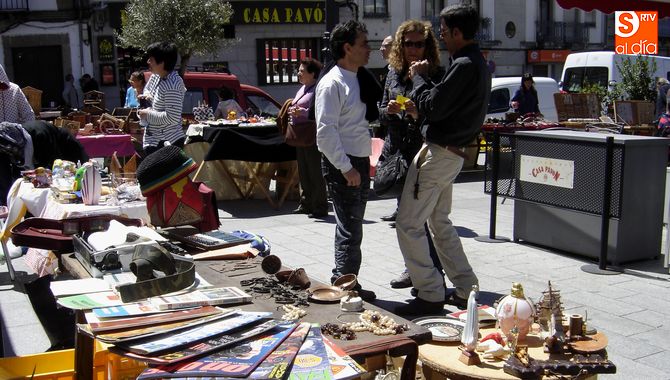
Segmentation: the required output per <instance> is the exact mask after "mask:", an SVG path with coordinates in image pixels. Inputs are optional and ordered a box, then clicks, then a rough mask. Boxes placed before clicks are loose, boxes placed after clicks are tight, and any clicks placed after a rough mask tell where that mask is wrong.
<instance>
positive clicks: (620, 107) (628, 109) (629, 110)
mask: <svg viewBox="0 0 670 380" xmlns="http://www.w3.org/2000/svg"><path fill="white" fill-rule="evenodd" d="M655 113H656V105H655V104H654V103H652V102H650V101H646V100H618V101H615V102H614V120H615V121H616V122H617V123H619V122H622V123H624V124H626V125H642V124H652V123H653V122H654V120H655V119H656V114H655Z"/></svg>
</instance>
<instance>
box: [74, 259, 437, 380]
mask: <svg viewBox="0 0 670 380" xmlns="http://www.w3.org/2000/svg"><path fill="white" fill-rule="evenodd" d="M260 259H261V258H260V257H258V258H256V259H255V260H260ZM61 261H62V266H63V267H64V268H65V269H66V270H68V271H69V272H70V273H71V274H72V275H73V276H74V277H77V278H86V277H90V276H89V274H88V272H87V271H86V270H85V269H84V268H83V267H82V265H81V263H80V262H79V261H78V260H77V259H76V258H75V257H74V254H68V255H63V256H61ZM221 262H223V261H197V262H196V270H197V272H198V274H200V275H201V276H202V277H203V278H204V279H205V280H207V281H208V282H210V283H211V284H212V285H214V286H238V287H239V286H240V281H241V280H245V279H251V278H254V277H261V276H265V273H263V272H262V270H261V268H260V265H258V266H257V268H256V269H257V270H256V271H254V272H253V273H248V272H246V271H245V273H246V274H244V275H240V276H236V277H230V276H229V275H224V274H222V273H220V272H218V271H216V270H214V269H212V268H211V267H210V265H211V264H216V263H221ZM308 275H309V273H308ZM311 280H312V286H314V285H316V284H317V283H318V281H316V280H315V279H311ZM278 306H280V305H279V304H277V303H275V302H274V300H273V299H272V298H269V299H265V298H261V297H258V298H255V299H254V301H253V303H250V304H246V305H241V306H237V305H236V306H235V307H236V308H239V309H242V310H245V311H268V312H272V313H273V314H274V317H275V318H277V319H279V318H281V315H282V314H283V312H281V311H278V310H277V307H278ZM305 309H306V311H307V315H306V316H305V317H303V318H302V321H305V322H318V323H321V324H324V323H337V324H340V323H341V322H340V321H338V320H337V317H338V316H340V315H343V314H347V313H345V312H343V311H341V310H340V305H339V302H337V303H328V304H326V303H319V304H316V303H310V306H309V307H307V308H305ZM365 309H370V310H378V311H380V312H381V313H383V314H385V315H389V316H391V317H392V318H393V319H395V320H396V322H398V323H401V324H407V325H408V326H409V330H408V331H406V332H405V333H403V334H402V335H397V336H396V337H397V338H406V337H408V338H410V339H412V340H413V341H415V342H416V343H417V344H418V345H422V344H426V343H428V342H429V341H430V339H431V337H432V335H431V333H430V331H429V330H428V329H426V328H424V327H421V326H417V325H416V324H414V323H411V322H410V321H408V320H406V319H403V318H401V317H399V316H396V315H393V314H392V313H390V312H387V311H385V310H383V309H380V308H378V307H376V306H374V305H372V304H369V303H365ZM349 314H351V313H349ZM77 315H78V320H77V322H78V323H85V320H83V318H84V317H83V312H81V311H79V312H78V313H77ZM387 338H389V336H376V335H374V334H372V333H369V332H362V333H357V339H356V340H351V341H344V340H337V344H338V345H339V346H340V347H342V348H343V349H344V350H345V351H347V350H348V349H352V348H353V347H354V346H359V345H366V346H368V347H371V346H375V345H380V344H381V343H383V342H384V341H385V339H387ZM93 349H94V340H93V339H91V338H90V337H88V336H86V335H84V334H81V333H77V336H76V339H75V372H76V374H77V377H76V378H77V379H91V377H92V374H93V373H92V372H93V371H92V368H93ZM386 351H387V349H383V345H382V346H380V350H379V353H378V354H377V355H370V356H366V357H364V359H365V365H366V367H367V369H368V370H376V369H382V368H385V365H386V360H385V355H384V354H385V353H386Z"/></svg>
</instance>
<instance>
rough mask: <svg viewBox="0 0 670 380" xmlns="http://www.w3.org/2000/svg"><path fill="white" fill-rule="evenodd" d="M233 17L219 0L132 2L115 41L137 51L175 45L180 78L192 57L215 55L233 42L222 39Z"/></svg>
mask: <svg viewBox="0 0 670 380" xmlns="http://www.w3.org/2000/svg"><path fill="white" fill-rule="evenodd" d="M232 15H233V8H232V7H231V5H230V3H228V2H224V1H222V0H131V1H130V2H129V3H128V5H127V6H126V15H125V17H124V18H123V20H122V27H121V33H120V34H119V35H118V36H117V37H118V40H119V43H120V45H121V46H123V47H135V48H139V49H144V48H146V47H147V46H148V45H150V44H151V43H154V42H160V41H170V42H174V43H175V44H176V45H177V49H178V50H179V55H180V56H181V63H180V68H179V74H180V75H182V76H183V75H184V72H185V71H186V66H188V62H189V61H190V59H191V56H192V55H205V54H214V55H216V53H217V52H218V51H219V50H220V49H222V48H224V47H228V46H231V45H233V44H234V43H235V42H236V41H235V40H231V39H226V38H225V36H224V26H226V25H228V23H229V22H230V19H231V17H232Z"/></svg>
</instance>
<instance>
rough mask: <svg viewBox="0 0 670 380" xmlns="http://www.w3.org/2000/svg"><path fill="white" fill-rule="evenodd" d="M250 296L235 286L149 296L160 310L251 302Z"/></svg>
mask: <svg viewBox="0 0 670 380" xmlns="http://www.w3.org/2000/svg"><path fill="white" fill-rule="evenodd" d="M251 300H252V297H251V295H249V294H248V293H246V292H244V291H242V290H241V289H240V288H238V287H236V286H229V287H223V288H211V289H202V290H195V291H192V292H190V293H184V294H176V295H168V296H159V297H153V298H151V303H152V304H153V305H155V306H156V307H158V308H159V309H160V310H171V309H183V308H186V307H193V306H203V305H224V304H238V303H245V302H251Z"/></svg>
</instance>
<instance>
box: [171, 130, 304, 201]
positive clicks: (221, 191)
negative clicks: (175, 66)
mask: <svg viewBox="0 0 670 380" xmlns="http://www.w3.org/2000/svg"><path fill="white" fill-rule="evenodd" d="M243 125H244V126H241V125H240V126H209V125H191V126H190V127H189V130H188V131H187V136H189V140H188V141H189V143H188V144H187V145H186V146H185V148H184V150H185V151H186V153H187V154H188V155H189V156H191V157H192V158H193V159H194V160H195V161H196V162H198V163H199V164H200V167H199V169H198V171H197V172H196V174H195V176H194V177H193V180H195V181H203V182H205V183H206V184H207V185H208V186H209V187H210V188H212V189H213V190H214V191H215V192H216V195H217V199H218V200H224V199H247V198H252V197H256V196H257V195H258V196H260V197H262V198H265V199H267V201H268V202H269V203H270V205H271V206H273V207H274V208H279V207H281V205H282V204H283V202H284V200H285V199H286V198H287V197H288V196H289V193H290V191H291V190H292V189H294V188H295V187H296V185H297V183H298V170H297V164H296V162H295V157H296V156H295V148H293V147H291V146H288V145H286V144H285V143H284V139H283V137H282V136H281V134H280V133H279V130H278V129H277V127H276V124H274V123H263V124H257V125H256V124H250V125H247V124H243ZM271 179H274V180H275V181H277V183H278V184H277V189H276V190H277V194H278V196H277V197H278V199H277V200H276V201H275V199H273V197H272V196H271V194H270V192H269V184H270V180H271Z"/></svg>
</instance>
